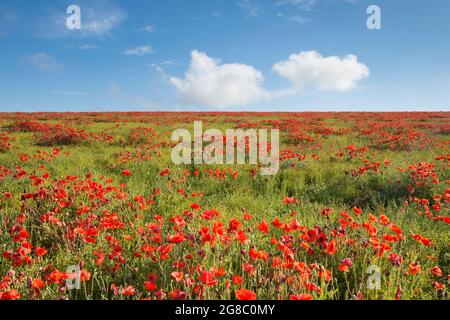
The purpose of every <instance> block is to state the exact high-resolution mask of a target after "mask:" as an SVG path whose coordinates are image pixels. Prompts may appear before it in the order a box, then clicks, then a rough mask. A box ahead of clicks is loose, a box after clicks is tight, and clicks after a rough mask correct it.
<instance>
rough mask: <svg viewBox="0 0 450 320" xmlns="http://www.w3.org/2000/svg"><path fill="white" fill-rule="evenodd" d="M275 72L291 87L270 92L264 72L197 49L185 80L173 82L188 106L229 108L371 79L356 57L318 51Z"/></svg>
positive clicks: (296, 57)
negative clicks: (306, 90) (211, 55)
mask: <svg viewBox="0 0 450 320" xmlns="http://www.w3.org/2000/svg"><path fill="white" fill-rule="evenodd" d="M272 70H273V72H275V73H276V74H278V75H279V76H280V77H283V78H285V79H288V80H289V81H290V82H291V85H290V86H289V87H287V88H285V89H282V90H277V91H268V90H266V89H264V87H263V82H264V77H263V75H262V73H261V72H260V71H258V70H256V69H255V68H253V67H252V66H249V65H245V64H238V63H230V64H220V62H219V61H218V60H216V59H213V58H211V57H209V56H208V55H206V53H203V52H199V51H197V50H194V51H192V52H191V64H190V66H189V69H188V70H187V71H186V73H185V75H184V79H180V78H175V77H171V78H170V79H169V81H170V82H171V83H172V84H173V85H174V86H175V88H176V90H177V92H178V94H179V95H180V98H181V100H182V102H184V103H186V104H190V105H200V106H212V107H218V108H225V107H229V106H244V105H248V104H250V103H254V102H258V101H263V100H266V101H267V100H274V99H278V98H282V97H286V96H293V95H297V94H299V93H301V92H302V91H303V90H305V89H319V90H333V91H347V90H350V89H353V88H355V87H356V86H357V84H358V82H359V81H360V80H362V79H364V78H366V77H368V76H369V68H368V67H366V66H365V65H364V64H362V63H360V62H358V58H357V57H356V56H354V55H347V56H345V57H343V58H340V57H337V56H330V57H323V56H322V55H320V54H319V53H318V52H316V51H306V52H300V53H297V54H292V55H291V56H290V57H289V58H288V60H285V61H280V62H278V63H276V64H274V65H273V67H272Z"/></svg>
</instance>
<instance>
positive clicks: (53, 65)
mask: <svg viewBox="0 0 450 320" xmlns="http://www.w3.org/2000/svg"><path fill="white" fill-rule="evenodd" d="M22 62H26V63H29V64H31V65H33V66H34V67H36V68H38V69H39V70H42V71H61V70H64V65H62V64H60V63H59V62H58V61H57V60H56V58H55V57H53V56H51V55H49V54H47V53H45V52H38V53H35V54H32V55H30V56H27V57H25V58H23V59H22Z"/></svg>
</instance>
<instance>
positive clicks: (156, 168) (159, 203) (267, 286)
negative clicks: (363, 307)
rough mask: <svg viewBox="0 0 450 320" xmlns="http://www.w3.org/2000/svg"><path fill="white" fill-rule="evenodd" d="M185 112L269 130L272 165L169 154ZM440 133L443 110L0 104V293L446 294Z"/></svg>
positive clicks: (215, 123)
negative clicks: (274, 140)
mask: <svg viewBox="0 0 450 320" xmlns="http://www.w3.org/2000/svg"><path fill="white" fill-rule="evenodd" d="M194 121H202V122H203V124H204V126H205V127H214V128H220V129H223V130H225V129H228V128H242V129H244V130H246V129H249V128H267V129H272V128H273V129H279V130H280V169H279V172H278V173H277V174H276V175H273V176H261V175H259V174H258V173H257V171H258V165H250V164H245V165H206V164H202V165H196V164H190V165H175V164H173V163H172V161H171V150H172V147H173V145H174V142H172V141H171V133H172V132H173V131H174V130H176V129H178V128H188V129H192V126H193V123H194ZM449 146H450V112H436V113H432V112H427V113H425V112H423V113H188V112H186V113H64V114H62V113H32V114H31V113H30V114H24V113H2V114H0V300H14V299H23V300H35V299H39V300H40V299H42V300H47V299H69V300H85V299H111V300H115V299H119V300H122V299H133V300H135V299H152V300H153V299H155V300H156V299H158V300H164V299H170V300H184V299H189V300H196V299H206V300H210V299H218V300H230V299H231V300H234V299H240V300H252V299H271V300H278V299H281V300H311V299H314V300H316V299H317V300H321V299H332V300H349V299H353V300H358V299H359V300H369V299H388V300H393V299H398V300H400V299H402V300H403V299H406V300H409V299H426V300H447V299H449V293H448V290H449V289H448V288H449V285H450V210H449V209H450V150H449ZM74 267H75V269H77V270H79V272H76V273H74V272H69V271H68V270H71V268H72V269H73V268H74ZM75 278H76V279H75ZM68 283H79V286H78V287H76V288H73V287H70V286H68V285H67V284H68Z"/></svg>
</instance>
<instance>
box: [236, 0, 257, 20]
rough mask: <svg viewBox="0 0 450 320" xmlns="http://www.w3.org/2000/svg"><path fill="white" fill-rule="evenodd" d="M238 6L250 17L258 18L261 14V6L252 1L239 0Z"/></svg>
mask: <svg viewBox="0 0 450 320" xmlns="http://www.w3.org/2000/svg"><path fill="white" fill-rule="evenodd" d="M237 4H238V6H239V7H240V8H241V9H242V10H244V11H245V14H246V15H247V16H248V17H256V16H258V15H259V14H260V12H261V10H260V8H259V6H258V5H257V4H256V3H255V2H253V1H252V0H239V1H238V2H237Z"/></svg>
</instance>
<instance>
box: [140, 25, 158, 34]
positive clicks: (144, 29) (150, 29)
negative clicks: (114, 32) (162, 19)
mask: <svg viewBox="0 0 450 320" xmlns="http://www.w3.org/2000/svg"><path fill="white" fill-rule="evenodd" d="M139 31H140V32H148V33H154V32H155V31H156V28H155V26H152V25H148V26H144V27H142V28H140V29H139Z"/></svg>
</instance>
